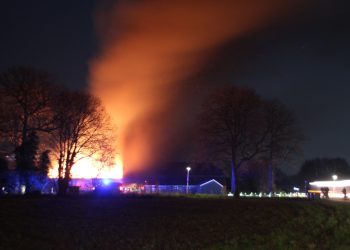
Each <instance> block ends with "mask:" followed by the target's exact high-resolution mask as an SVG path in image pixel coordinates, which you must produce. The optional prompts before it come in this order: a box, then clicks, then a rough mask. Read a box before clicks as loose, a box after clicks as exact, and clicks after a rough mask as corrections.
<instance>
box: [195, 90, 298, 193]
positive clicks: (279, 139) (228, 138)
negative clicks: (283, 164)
mask: <svg viewBox="0 0 350 250" xmlns="http://www.w3.org/2000/svg"><path fill="white" fill-rule="evenodd" d="M199 130H200V144H201V145H202V146H203V145H204V148H205V152H206V154H207V155H209V157H212V156H214V158H212V159H215V160H219V159H221V160H223V161H226V162H228V163H229V164H228V165H230V169H231V191H232V192H234V194H235V197H238V196H239V185H238V183H239V182H238V180H237V178H238V173H239V169H240V168H241V166H242V165H243V164H245V163H247V164H248V163H249V162H254V161H253V160H255V161H257V160H261V161H262V162H268V166H269V170H268V173H269V174H268V175H269V176H268V186H269V187H268V190H269V191H270V192H271V191H272V188H273V169H274V164H276V163H277V162H280V161H282V160H284V159H286V158H287V157H288V156H290V155H291V153H292V152H295V151H296V150H297V149H298V146H299V142H300V140H301V138H302V137H301V133H300V130H299V129H298V128H297V126H296V119H295V117H294V114H293V113H292V112H291V111H290V110H288V109H287V108H286V107H285V106H284V105H283V104H281V103H280V102H278V101H265V100H263V99H262V98H260V97H259V96H257V95H256V94H255V92H254V91H253V90H251V89H248V88H239V87H229V88H224V89H220V90H218V91H217V92H215V93H214V94H212V95H211V96H209V98H208V99H207V100H206V102H205V103H204V105H203V109H202V113H201V114H200V127H199ZM247 164H246V165H247ZM248 165H249V164H248Z"/></svg>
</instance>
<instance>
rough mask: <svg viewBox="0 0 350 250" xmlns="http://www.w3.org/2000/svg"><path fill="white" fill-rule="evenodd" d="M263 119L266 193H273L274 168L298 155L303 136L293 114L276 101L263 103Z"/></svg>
mask: <svg viewBox="0 0 350 250" xmlns="http://www.w3.org/2000/svg"><path fill="white" fill-rule="evenodd" d="M264 117H265V123H264V124H266V126H267V131H268V135H267V136H266V140H265V146H266V153H265V155H264V156H263V158H265V159H266V160H267V162H268V192H270V193H272V192H273V191H274V168H275V167H276V165H278V164H280V163H281V162H283V161H285V160H287V159H289V158H290V157H291V156H292V155H293V154H296V153H300V151H301V149H300V144H301V142H302V141H303V138H304V137H303V134H302V132H301V130H300V128H299V127H298V126H297V120H296V117H295V114H294V113H293V112H292V111H291V110H289V109H288V108H287V107H286V106H285V105H284V104H283V103H281V102H280V101H278V100H272V101H265V102H264Z"/></svg>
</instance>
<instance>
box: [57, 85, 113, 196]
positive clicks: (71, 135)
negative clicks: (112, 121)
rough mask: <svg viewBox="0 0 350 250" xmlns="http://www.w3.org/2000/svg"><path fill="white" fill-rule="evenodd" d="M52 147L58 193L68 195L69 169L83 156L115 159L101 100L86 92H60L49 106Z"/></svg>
mask: <svg viewBox="0 0 350 250" xmlns="http://www.w3.org/2000/svg"><path fill="white" fill-rule="evenodd" d="M51 108H52V112H53V118H54V119H53V120H54V125H55V127H56V129H55V131H53V133H52V136H51V144H52V146H53V152H55V158H56V160H57V163H58V179H59V194H61V195H64V194H65V193H66V192H67V188H68V183H69V181H70V177H71V176H70V175H71V169H72V167H73V165H74V163H76V162H77V161H78V160H80V159H81V158H83V157H91V156H93V157H94V158H95V159H99V158H100V159H102V158H103V159H105V158H108V157H107V156H109V157H111V156H114V153H113V147H112V145H113V142H112V140H113V136H112V135H111V133H112V130H111V127H110V126H109V118H108V116H107V114H106V112H105V110H104V108H103V107H102V105H101V103H100V101H99V100H98V99H96V98H95V97H93V96H92V95H90V94H87V93H81V92H73V91H65V90H63V91H60V92H59V93H58V94H57V95H56V97H55V99H54V101H53V102H52V104H51Z"/></svg>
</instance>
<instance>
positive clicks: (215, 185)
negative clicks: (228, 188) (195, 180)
mask: <svg viewBox="0 0 350 250" xmlns="http://www.w3.org/2000/svg"><path fill="white" fill-rule="evenodd" d="M224 192H225V190H224V186H223V185H222V184H221V183H220V182H218V181H216V180H214V179H211V180H210V181H207V182H204V183H202V184H200V185H199V187H198V191H197V193H198V194H224Z"/></svg>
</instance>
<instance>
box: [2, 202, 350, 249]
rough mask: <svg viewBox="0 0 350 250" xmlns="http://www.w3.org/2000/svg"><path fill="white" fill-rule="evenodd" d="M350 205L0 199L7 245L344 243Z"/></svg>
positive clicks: (348, 239) (349, 230)
mask: <svg viewBox="0 0 350 250" xmlns="http://www.w3.org/2000/svg"><path fill="white" fill-rule="evenodd" d="M349 244H350V206H348V205H343V204H338V203H337V204H333V203H323V202H314V201H305V200H273V199H272V200H269V199H262V200H257V199H251V200H249V199H244V200H234V199H213V198H211V199H205V198H203V199H201V198H200V199H199V198H183V197H177V198H176V197H119V198H118V197H114V198H112V197H111V198H97V197H77V198H65V199H59V198H55V197H51V198H48V197H42V198H24V197H23V198H22V197H20V198H6V199H0V248H2V249H18V248H20V249H252V248H253V249H341V248H344V249H347V247H348V246H349Z"/></svg>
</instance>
